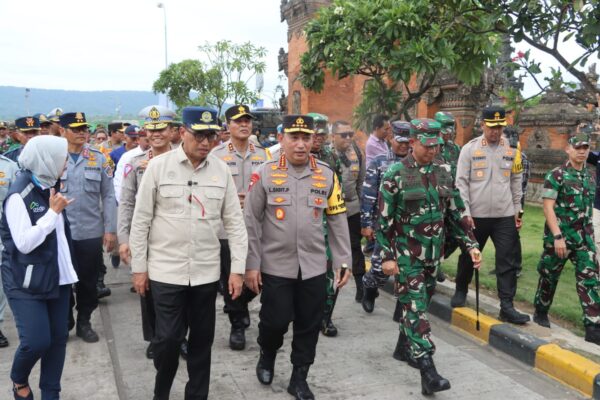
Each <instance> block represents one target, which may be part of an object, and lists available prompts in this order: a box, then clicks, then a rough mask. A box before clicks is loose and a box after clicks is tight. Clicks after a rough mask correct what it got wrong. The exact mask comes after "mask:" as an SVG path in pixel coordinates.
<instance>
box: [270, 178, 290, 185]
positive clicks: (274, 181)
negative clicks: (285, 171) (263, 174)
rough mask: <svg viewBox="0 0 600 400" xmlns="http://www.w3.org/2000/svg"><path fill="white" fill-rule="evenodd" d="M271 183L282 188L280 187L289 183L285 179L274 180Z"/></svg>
mask: <svg viewBox="0 0 600 400" xmlns="http://www.w3.org/2000/svg"><path fill="white" fill-rule="evenodd" d="M271 182H273V183H274V184H276V185H277V186H280V185H283V184H284V183H286V182H287V181H286V180H285V179H273V180H272V181H271Z"/></svg>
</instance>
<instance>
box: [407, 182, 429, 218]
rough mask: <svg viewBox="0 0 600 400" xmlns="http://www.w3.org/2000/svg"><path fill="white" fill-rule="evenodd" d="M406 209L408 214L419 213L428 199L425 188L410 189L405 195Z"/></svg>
mask: <svg viewBox="0 0 600 400" xmlns="http://www.w3.org/2000/svg"><path fill="white" fill-rule="evenodd" d="M402 197H403V199H404V209H405V212H406V213H408V214H415V213H418V212H419V210H420V209H421V208H422V207H423V204H424V202H425V200H426V199H427V193H426V192H425V189H424V188H417V189H408V190H406V191H405V192H404V194H403V196H402Z"/></svg>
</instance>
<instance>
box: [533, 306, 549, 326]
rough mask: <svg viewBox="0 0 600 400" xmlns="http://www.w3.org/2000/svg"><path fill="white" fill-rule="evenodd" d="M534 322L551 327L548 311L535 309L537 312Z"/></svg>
mask: <svg viewBox="0 0 600 400" xmlns="http://www.w3.org/2000/svg"><path fill="white" fill-rule="evenodd" d="M533 322H535V323H536V324H538V325H540V326H543V327H545V328H550V320H549V319H548V312H547V311H538V310H535V313H533Z"/></svg>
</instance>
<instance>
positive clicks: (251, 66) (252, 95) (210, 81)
mask: <svg viewBox="0 0 600 400" xmlns="http://www.w3.org/2000/svg"><path fill="white" fill-rule="evenodd" d="M198 49H199V50H200V51H201V53H202V54H203V57H202V58H203V59H206V60H207V62H206V63H205V62H202V61H199V60H184V61H181V62H179V63H177V64H171V65H169V67H168V68H167V69H165V70H163V71H162V72H161V73H160V76H159V78H158V80H156V81H155V82H154V84H153V86H152V90H154V92H155V93H158V92H162V93H166V94H167V95H168V96H169V98H170V99H171V100H172V101H173V102H174V103H175V104H176V105H177V107H178V108H183V107H185V106H188V105H205V106H212V107H214V108H216V109H217V111H218V113H219V115H220V114H221V112H222V108H223V105H224V104H225V102H226V101H231V102H233V103H236V104H239V103H246V104H253V103H255V102H256V101H257V100H258V98H259V95H260V93H258V92H257V91H255V90H250V88H249V87H248V83H249V82H250V80H251V79H252V78H253V77H254V76H255V75H256V74H262V73H264V71H265V69H266V63H265V62H264V61H263V59H264V58H265V56H266V54H267V51H266V49H265V48H264V47H257V46H254V45H253V44H252V43H250V42H247V43H244V44H241V45H239V44H235V43H232V42H231V41H229V40H223V41H219V42H217V43H215V44H214V45H212V44H210V43H208V42H207V43H205V44H204V45H202V46H199V47H198Z"/></svg>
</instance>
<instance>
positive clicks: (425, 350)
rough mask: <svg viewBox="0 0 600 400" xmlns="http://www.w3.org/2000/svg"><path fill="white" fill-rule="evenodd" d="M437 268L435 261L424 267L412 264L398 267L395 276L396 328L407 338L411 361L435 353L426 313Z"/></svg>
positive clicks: (419, 264)
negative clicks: (397, 313)
mask: <svg viewBox="0 0 600 400" xmlns="http://www.w3.org/2000/svg"><path fill="white" fill-rule="evenodd" d="M438 268H439V262H436V263H433V264H424V263H422V262H419V261H416V262H415V263H413V264H412V265H409V266H401V267H400V273H399V274H398V275H396V292H397V294H398V302H399V303H400V305H401V307H402V316H401V318H400V329H401V330H403V331H404V334H405V335H406V337H407V338H408V343H409V347H410V352H411V353H412V355H413V356H414V357H415V358H419V357H422V356H424V355H426V354H433V353H434V352H435V344H434V343H433V341H432V340H431V325H430V324H429V320H428V319H427V314H426V312H427V307H428V306H429V303H430V300H431V296H433V293H434V291H435V284H436V280H435V277H436V275H437V270H438Z"/></svg>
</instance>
